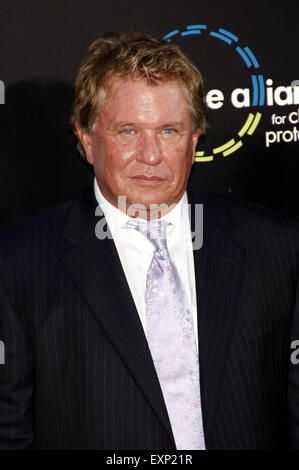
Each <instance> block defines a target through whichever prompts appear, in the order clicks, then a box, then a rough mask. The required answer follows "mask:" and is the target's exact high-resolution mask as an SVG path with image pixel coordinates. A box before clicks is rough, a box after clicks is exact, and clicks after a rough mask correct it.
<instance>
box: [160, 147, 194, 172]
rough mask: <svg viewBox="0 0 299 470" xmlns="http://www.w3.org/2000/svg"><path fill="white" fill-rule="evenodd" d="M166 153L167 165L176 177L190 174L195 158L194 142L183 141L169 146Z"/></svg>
mask: <svg viewBox="0 0 299 470" xmlns="http://www.w3.org/2000/svg"><path fill="white" fill-rule="evenodd" d="M165 155H166V161H167V166H168V168H169V169H170V170H171V172H172V174H173V177H174V178H175V179H179V178H180V177H182V175H185V174H189V172H190V169H191V166H192V163H193V159H194V156H193V145H192V143H190V144H189V143H181V144H177V145H175V146H173V147H169V146H168V148H167V150H166V153H165Z"/></svg>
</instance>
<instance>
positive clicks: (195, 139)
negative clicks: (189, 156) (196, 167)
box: [192, 131, 200, 163]
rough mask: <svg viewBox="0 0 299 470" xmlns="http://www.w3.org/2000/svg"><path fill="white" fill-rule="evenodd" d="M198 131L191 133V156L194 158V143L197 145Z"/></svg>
mask: <svg viewBox="0 0 299 470" xmlns="http://www.w3.org/2000/svg"><path fill="white" fill-rule="evenodd" d="M199 134H200V133H199V131H197V132H194V134H192V146H193V156H194V158H195V149H196V145H197V141H198V138H199ZM193 163H194V159H193Z"/></svg>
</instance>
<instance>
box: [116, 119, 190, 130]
mask: <svg viewBox="0 0 299 470" xmlns="http://www.w3.org/2000/svg"><path fill="white" fill-rule="evenodd" d="M120 127H139V125H138V124H136V123H135V122H127V121H119V122H116V123H115V125H114V126H113V128H114V129H117V128H120ZM169 127H181V128H183V129H185V128H186V125H185V123H184V122H181V121H176V122H166V123H165V124H163V125H162V126H158V129H164V128H169Z"/></svg>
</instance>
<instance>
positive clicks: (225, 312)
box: [188, 189, 245, 449]
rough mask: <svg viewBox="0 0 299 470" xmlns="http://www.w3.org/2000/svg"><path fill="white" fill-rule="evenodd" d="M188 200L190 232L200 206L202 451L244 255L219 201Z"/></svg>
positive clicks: (212, 414)
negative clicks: (201, 232) (201, 225)
mask: <svg viewBox="0 0 299 470" xmlns="http://www.w3.org/2000/svg"><path fill="white" fill-rule="evenodd" d="M188 199H189V202H190V203H191V208H192V211H191V228H192V230H193V231H194V230H195V226H196V224H195V222H196V221H195V216H194V214H195V212H194V204H196V202H197V203H201V204H203V244H202V247H201V248H200V249H199V250H196V251H194V265H195V279H196V291H197V315H198V337H199V362H200V386H201V398H202V413H203V424H204V431H205V439H206V447H207V449H208V448H209V447H210V442H211V439H212V431H213V422H214V417H215V411H216V407H217V403H218V398H219V394H220V391H221V385H222V379H223V375H224V372H225V366H226V363H227V359H228V353H229V345H230V341H231V336H232V332H233V329H234V324H235V320H236V316H237V313H238V303H239V297H240V289H241V286H242V279H243V271H244V261H245V249H244V248H243V247H241V246H240V245H239V244H238V243H237V242H236V241H235V240H234V238H233V233H234V231H235V228H236V223H235V221H234V220H233V219H232V218H231V217H230V215H228V214H227V211H225V208H224V207H222V201H223V199H221V197H218V196H215V198H214V200H213V196H208V195H202V194H201V195H200V196H199V195H197V196H196V193H195V192H194V191H193V190H191V189H189V190H188ZM226 207H227V206H226Z"/></svg>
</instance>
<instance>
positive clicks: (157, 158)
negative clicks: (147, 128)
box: [136, 132, 163, 165]
mask: <svg viewBox="0 0 299 470" xmlns="http://www.w3.org/2000/svg"><path fill="white" fill-rule="evenodd" d="M139 144H140V146H139V149H138V152H137V155H136V160H137V161H138V162H141V163H146V164H147V165H158V164H159V163H160V162H161V161H162V158H163V157H162V150H161V146H160V142H159V139H158V137H157V136H156V135H155V134H154V132H149V133H146V132H145V133H144V135H143V136H142V138H141V139H140V142H139Z"/></svg>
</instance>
